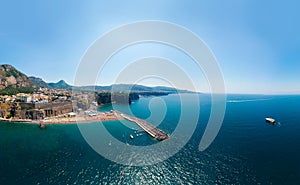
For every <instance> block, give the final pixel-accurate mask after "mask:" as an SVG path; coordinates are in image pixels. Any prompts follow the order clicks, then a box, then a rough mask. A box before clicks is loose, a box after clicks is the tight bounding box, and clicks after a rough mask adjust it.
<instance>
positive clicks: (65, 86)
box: [48, 80, 72, 89]
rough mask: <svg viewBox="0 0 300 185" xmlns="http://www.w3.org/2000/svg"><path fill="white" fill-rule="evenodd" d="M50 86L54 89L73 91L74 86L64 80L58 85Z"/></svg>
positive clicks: (50, 84) (49, 84) (52, 84)
mask: <svg viewBox="0 0 300 185" xmlns="http://www.w3.org/2000/svg"><path fill="white" fill-rule="evenodd" d="M48 86H49V87H50V88H53V89H72V86H71V85H69V84H67V83H66V82H65V81H64V80H60V81H59V82H57V83H48Z"/></svg>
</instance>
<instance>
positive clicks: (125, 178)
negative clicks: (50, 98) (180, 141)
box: [0, 95, 300, 185]
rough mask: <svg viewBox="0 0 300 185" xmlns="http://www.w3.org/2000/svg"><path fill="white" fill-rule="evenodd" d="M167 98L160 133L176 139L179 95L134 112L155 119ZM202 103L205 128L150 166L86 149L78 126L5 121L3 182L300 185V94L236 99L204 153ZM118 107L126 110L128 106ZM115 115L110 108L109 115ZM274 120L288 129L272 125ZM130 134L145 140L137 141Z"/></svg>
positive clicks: (114, 125)
mask: <svg viewBox="0 0 300 185" xmlns="http://www.w3.org/2000/svg"><path fill="white" fill-rule="evenodd" d="M184 96H189V95H184ZM161 99H163V100H164V102H165V104H166V106H167V108H168V109H167V113H166V116H165V118H164V119H163V122H162V124H160V125H159V127H160V128H161V129H162V130H164V131H166V132H167V133H169V134H171V133H172V131H173V130H174V129H175V127H176V124H177V122H178V119H179V117H180V100H179V97H178V95H169V96H164V97H148V98H141V99H140V100H138V101H136V102H134V103H133V104H132V105H131V106H130V107H131V111H132V112H133V113H134V114H135V115H136V116H137V117H140V118H143V119H147V118H148V117H149V115H150V114H151V111H152V113H153V114H155V111H157V113H159V112H160V107H161V105H162V104H161V103H162V101H161ZM200 101H201V103H200V105H201V109H200V116H199V122H198V125H197V129H196V131H195V132H194V134H193V136H192V138H191V140H190V141H189V142H188V143H187V144H186V145H185V146H184V148H182V149H181V150H180V151H179V152H178V153H177V154H175V155H174V156H172V157H171V158H169V159H168V160H166V161H164V162H161V163H158V164H155V165H152V166H144V167H134V166H124V165H120V164H116V163H114V162H111V161H109V160H107V159H105V158H103V157H102V156H101V155H99V154H98V153H96V152H95V151H94V150H93V149H91V147H90V146H89V145H88V144H87V143H86V141H85V140H84V138H83V137H82V136H81V134H80V131H79V129H78V127H77V125H48V126H47V128H46V129H44V130H40V129H39V128H38V127H37V126H36V125H31V124H20V123H18V124H16V123H0V147H1V153H0V174H1V175H0V182H1V184H134V183H138V184H251V185H252V184H280V185H282V184H293V185H295V184H300V134H299V133H300V109H299V107H300V96H263V95H229V96H228V98H227V109H226V115H225V119H224V122H223V125H222V128H221V130H220V132H219V134H218V136H217V138H216V139H215V141H214V142H213V144H212V145H211V146H210V147H209V148H208V149H207V150H205V151H204V152H200V151H198V145H199V142H200V139H201V136H202V134H203V131H204V128H205V126H206V124H207V120H208V118H209V115H210V101H209V96H207V95H200ZM149 102H151V103H149ZM190 103H191V104H192V103H193V101H191V102H190ZM149 104H150V105H151V106H150V108H151V111H150V109H149ZM115 107H116V108H117V109H119V110H124V107H122V105H119V106H115ZM186 108H187V109H188V107H186ZM110 109H112V107H111V106H105V107H102V108H101V111H106V110H110ZM268 116H271V117H274V118H275V119H276V120H278V122H280V124H278V125H275V126H272V125H269V124H267V123H265V121H264V118H265V117H268ZM148 121H150V122H152V123H154V124H155V121H156V120H155V117H151V118H150V119H148ZM97 124H104V125H105V127H106V128H107V130H108V131H109V132H110V133H111V134H112V135H114V136H115V137H116V138H117V139H119V140H120V141H122V142H124V143H128V144H131V145H150V144H154V143H155V142H156V141H155V140H153V139H152V138H151V137H150V136H148V135H147V134H145V133H143V132H142V131H140V129H139V128H138V127H137V126H136V125H135V124H133V123H130V122H127V123H126V126H125V125H124V124H122V123H120V122H119V121H107V122H103V123H90V124H87V127H93V126H96V125H97ZM186 125H187V126H188V125H189V124H188V123H187V124H186ZM130 134H135V136H136V135H139V136H138V137H135V138H134V139H133V140H130V138H129V135H130ZM99 137H100V138H101V135H99Z"/></svg>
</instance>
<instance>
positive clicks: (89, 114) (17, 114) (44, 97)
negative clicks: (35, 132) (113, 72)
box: [0, 88, 117, 124]
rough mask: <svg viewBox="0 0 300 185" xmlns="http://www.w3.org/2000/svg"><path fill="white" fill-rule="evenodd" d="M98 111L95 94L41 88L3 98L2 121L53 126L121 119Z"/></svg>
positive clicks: (0, 100)
mask: <svg viewBox="0 0 300 185" xmlns="http://www.w3.org/2000/svg"><path fill="white" fill-rule="evenodd" d="M97 109H98V103H97V101H96V100H95V95H94V93H91V92H83V91H81V92H78V93H74V92H72V91H71V90H68V89H50V88H39V89H38V90H37V91H36V92H33V93H18V94H15V95H0V120H1V121H9V122H31V123H43V124H49V123H52V124H53V123H77V122H79V123H84V122H92V121H101V120H116V119H117V118H116V116H114V114H111V113H109V112H98V111H97Z"/></svg>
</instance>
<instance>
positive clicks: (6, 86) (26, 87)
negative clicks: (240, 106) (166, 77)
mask: <svg viewBox="0 0 300 185" xmlns="http://www.w3.org/2000/svg"><path fill="white" fill-rule="evenodd" d="M39 87H43V88H53V89H69V90H71V89H72V88H75V89H78V90H96V91H115V92H120V91H121V92H122V91H131V92H138V93H139V94H144V95H151V94H172V93H190V92H191V91H187V90H180V89H176V88H173V87H164V86H157V87H148V86H144V85H137V84H135V85H132V84H113V85H109V86H81V87H74V86H71V85H69V84H67V83H66V82H65V81H64V80H60V81H59V82H57V83H46V82H45V81H43V80H42V79H41V78H37V77H34V76H31V77H27V76H26V75H25V74H24V73H22V72H20V71H18V70H17V69H16V68H14V67H13V66H11V65H9V64H3V65H0V94H16V93H19V92H24V93H27V92H28V93H30V92H33V91H34V90H35V89H36V88H39Z"/></svg>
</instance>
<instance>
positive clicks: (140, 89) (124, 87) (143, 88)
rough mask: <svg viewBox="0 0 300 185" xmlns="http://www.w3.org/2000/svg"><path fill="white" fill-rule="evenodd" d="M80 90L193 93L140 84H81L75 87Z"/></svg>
mask: <svg viewBox="0 0 300 185" xmlns="http://www.w3.org/2000/svg"><path fill="white" fill-rule="evenodd" d="M74 88H75V89H78V90H96V91H112V90H113V91H116V92H118V91H129V90H130V91H136V92H165V93H191V91H187V90H181V89H176V88H173V87H165V86H156V87H149V86H144V85H138V84H113V85H109V86H81V87H74Z"/></svg>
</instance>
